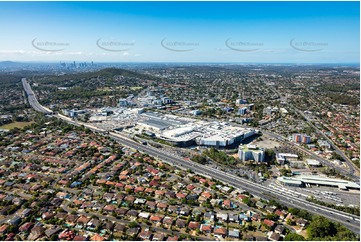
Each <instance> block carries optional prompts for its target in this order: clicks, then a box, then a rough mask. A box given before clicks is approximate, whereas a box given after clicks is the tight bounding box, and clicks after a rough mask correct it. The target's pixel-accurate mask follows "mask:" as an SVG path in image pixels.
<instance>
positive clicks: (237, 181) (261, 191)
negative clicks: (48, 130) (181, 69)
mask: <svg viewBox="0 0 361 242" xmlns="http://www.w3.org/2000/svg"><path fill="white" fill-rule="evenodd" d="M25 86H26V85H25ZM32 97H34V98H35V101H34V102H30V101H29V103H30V105H32V106H33V105H35V107H36V108H39V107H38V106H37V105H40V104H39V102H38V101H37V100H36V97H35V95H33V96H32ZM32 103H33V104H32ZM40 106H41V105H40ZM35 107H34V109H35ZM40 109H43V112H44V113H49V109H47V108H44V107H42V106H41V108H40ZM50 111H51V110H50ZM54 116H55V117H57V118H60V119H62V120H64V121H66V122H68V123H70V124H73V125H76V126H80V125H84V126H85V127H87V128H89V129H91V130H93V131H95V132H98V133H101V134H103V135H107V136H109V137H111V138H113V139H115V140H116V141H118V142H119V143H121V144H123V145H125V146H128V147H130V148H133V149H136V150H138V151H140V152H144V153H147V154H149V155H151V156H154V157H157V158H159V159H162V160H163V161H165V162H167V163H169V164H172V165H175V166H177V167H180V168H182V169H190V170H192V171H193V172H195V173H198V174H200V175H204V176H207V177H211V178H214V179H217V180H220V181H222V182H224V183H226V184H229V185H231V186H233V187H235V188H238V189H242V190H247V191H249V192H250V193H251V194H253V195H256V196H258V197H262V198H266V199H275V200H278V201H279V202H280V203H282V204H284V205H286V206H289V207H296V208H300V209H304V210H307V211H308V212H310V213H312V214H317V215H321V216H324V217H326V218H328V219H330V220H331V221H336V222H339V223H341V224H343V225H345V226H346V227H347V228H349V229H350V230H352V231H353V232H355V233H357V234H360V217H359V216H355V215H351V214H348V213H345V212H341V211H338V210H335V209H332V208H327V207H324V206H321V205H318V204H314V203H311V202H308V201H306V200H305V199H302V198H298V197H294V196H291V195H288V194H285V193H283V192H281V191H278V190H274V189H271V188H269V187H266V186H263V185H261V184H258V183H254V182H251V181H249V180H246V179H244V178H240V177H238V176H234V175H232V174H229V173H226V172H223V171H220V170H217V169H214V168H212V167H207V166H204V165H200V164H197V163H194V162H191V161H187V160H185V159H183V158H181V157H176V156H172V155H171V154H169V153H163V152H161V151H160V150H159V149H156V148H153V147H150V146H147V145H142V144H139V143H137V142H135V141H133V140H131V139H129V138H127V137H125V136H123V135H121V134H119V133H115V132H109V133H108V132H107V131H105V130H102V129H99V128H97V127H95V126H92V125H90V124H87V123H82V122H77V121H74V120H72V119H70V118H68V117H65V116H63V115H60V114H58V115H54Z"/></svg>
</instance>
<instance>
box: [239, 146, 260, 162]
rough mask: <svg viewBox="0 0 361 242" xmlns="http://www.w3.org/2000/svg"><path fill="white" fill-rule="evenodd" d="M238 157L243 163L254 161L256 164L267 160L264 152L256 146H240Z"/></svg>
mask: <svg viewBox="0 0 361 242" xmlns="http://www.w3.org/2000/svg"><path fill="white" fill-rule="evenodd" d="M238 156H239V159H240V160H241V161H249V160H254V161H256V162H264V160H265V152H264V150H263V149H258V148H257V147H256V146H255V145H240V146H239V148H238Z"/></svg>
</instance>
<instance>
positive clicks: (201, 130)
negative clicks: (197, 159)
mask: <svg viewBox="0 0 361 242" xmlns="http://www.w3.org/2000/svg"><path fill="white" fill-rule="evenodd" d="M141 116H142V120H140V121H138V122H137V125H138V126H139V128H140V129H141V130H144V131H150V132H153V133H154V134H155V136H156V137H158V138H160V139H163V140H166V141H167V142H170V143H173V144H175V145H181V146H186V145H190V144H192V143H193V144H194V143H195V144H197V145H200V146H206V147H217V148H221V147H228V146H231V145H238V144H239V143H240V142H241V141H242V140H244V139H246V138H248V137H250V136H252V135H254V134H256V133H257V132H256V130H254V129H250V128H243V127H235V126H230V125H228V124H227V123H220V122H205V121H199V120H193V119H189V118H180V117H176V116H171V115H161V114H158V113H151V112H148V113H143V114H141Z"/></svg>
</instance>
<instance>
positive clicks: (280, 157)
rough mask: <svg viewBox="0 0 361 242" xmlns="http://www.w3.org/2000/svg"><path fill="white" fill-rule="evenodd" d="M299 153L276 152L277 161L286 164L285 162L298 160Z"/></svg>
mask: <svg viewBox="0 0 361 242" xmlns="http://www.w3.org/2000/svg"><path fill="white" fill-rule="evenodd" d="M297 159H298V155H296V154H290V153H277V154H276V161H277V163H278V164H280V165H284V164H285V162H289V161H293V160H297Z"/></svg>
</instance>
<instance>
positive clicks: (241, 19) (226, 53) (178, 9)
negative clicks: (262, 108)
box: [0, 2, 360, 63]
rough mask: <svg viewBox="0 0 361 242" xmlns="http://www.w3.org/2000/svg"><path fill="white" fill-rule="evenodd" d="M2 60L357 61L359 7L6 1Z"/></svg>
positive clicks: (0, 15) (1, 18) (0, 26)
mask: <svg viewBox="0 0 361 242" xmlns="http://www.w3.org/2000/svg"><path fill="white" fill-rule="evenodd" d="M0 30H1V38H0V61H94V62H222V63H224V62H232V63H233V62H240V63H359V60H360V3H359V2H0Z"/></svg>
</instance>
